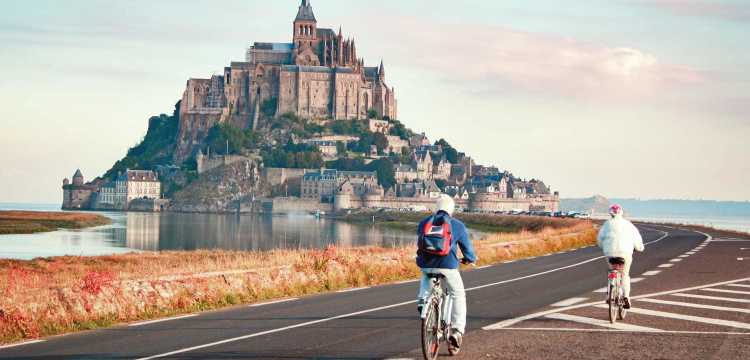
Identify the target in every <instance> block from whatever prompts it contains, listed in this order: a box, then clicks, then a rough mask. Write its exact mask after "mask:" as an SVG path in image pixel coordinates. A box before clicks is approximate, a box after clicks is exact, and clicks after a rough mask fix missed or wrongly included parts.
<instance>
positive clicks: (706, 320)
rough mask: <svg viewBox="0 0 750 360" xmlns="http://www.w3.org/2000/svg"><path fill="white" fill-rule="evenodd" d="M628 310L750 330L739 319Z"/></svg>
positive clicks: (642, 309)
mask: <svg viewBox="0 0 750 360" xmlns="http://www.w3.org/2000/svg"><path fill="white" fill-rule="evenodd" d="M596 307H599V308H605V309H606V308H608V307H607V305H596ZM628 311H630V312H632V313H636V314H642V315H650V316H658V317H664V318H669V319H678V320H685V321H692V322H699V323H704V324H711V325H720V326H729V327H733V328H737V329H747V330H750V324H747V323H743V322H739V321H731V320H722V319H714V318H707V317H702V316H693V315H683V314H675V313H670V312H664V311H656V310H649V309H644V308H639V307H633V308H630V310H628Z"/></svg>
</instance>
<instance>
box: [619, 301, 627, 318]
mask: <svg viewBox="0 0 750 360" xmlns="http://www.w3.org/2000/svg"><path fill="white" fill-rule="evenodd" d="M627 315H628V310H627V309H625V305H623V304H621V305H620V306H619V307H618V308H617V320H625V316H627Z"/></svg>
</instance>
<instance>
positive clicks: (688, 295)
mask: <svg viewBox="0 0 750 360" xmlns="http://www.w3.org/2000/svg"><path fill="white" fill-rule="evenodd" d="M671 295H672V296H681V297H686V298H693V299H704V300H717V301H729V302H738V303H748V304H750V300H745V299H737V298H728V297H720V296H708V295H695V294H682V293H677V294H671Z"/></svg>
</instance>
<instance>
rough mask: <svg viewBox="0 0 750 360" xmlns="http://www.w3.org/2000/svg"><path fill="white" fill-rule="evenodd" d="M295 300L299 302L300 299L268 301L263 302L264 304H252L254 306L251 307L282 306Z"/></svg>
mask: <svg viewBox="0 0 750 360" xmlns="http://www.w3.org/2000/svg"><path fill="white" fill-rule="evenodd" d="M294 300H298V298H289V299H281V300H276V301H267V302H262V303H258V304H252V305H250V307H258V306H264V305H271V304H281V303H285V302H290V301H294Z"/></svg>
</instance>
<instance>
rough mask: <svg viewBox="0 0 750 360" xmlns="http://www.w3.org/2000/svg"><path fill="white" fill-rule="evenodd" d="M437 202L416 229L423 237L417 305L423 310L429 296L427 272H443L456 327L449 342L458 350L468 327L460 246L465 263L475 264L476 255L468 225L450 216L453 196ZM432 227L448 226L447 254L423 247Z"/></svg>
mask: <svg viewBox="0 0 750 360" xmlns="http://www.w3.org/2000/svg"><path fill="white" fill-rule="evenodd" d="M436 205H437V206H436V209H437V210H436V213H435V214H434V215H431V216H429V217H427V218H425V219H423V220H422V221H421V222H420V223H419V227H418V228H417V234H418V235H419V238H420V241H419V246H418V250H417V265H418V266H419V267H420V269H421V270H422V281H421V282H420V285H419V293H418V294H417V307H418V310H419V312H420V313H421V312H422V306H423V305H424V303H425V301H426V299H427V297H428V296H429V295H430V278H429V277H427V274H442V275H444V276H445V285H446V288H447V289H448V291H449V292H450V294H451V297H452V298H453V311H452V312H451V324H452V326H453V329H452V331H451V336H450V338H449V339H448V341H450V343H451V346H453V347H454V348H456V349H458V348H460V347H461V342H462V336H463V333H464V331H465V330H466V293H465V291H464V283H463V280H461V274H460V273H459V272H458V267H459V258H458V250H457V249H458V248H461V253H462V254H463V256H464V258H463V259H461V262H462V263H464V264H468V263H475V262H476V261H477V257H476V255H475V254H474V248H473V246H472V244H471V240H469V233H468V232H467V231H466V225H464V223H462V222H461V221H459V220H458V219H454V218H453V217H451V216H452V215H453V212H454V211H455V208H456V205H455V203H454V202H453V199H452V198H451V197H450V196H448V195H445V194H442V195H440V198H438V200H437V203H436ZM445 223H447V224H448V226H447V227H445V226H444V225H443V224H445ZM430 228H432V229H438V230H437V231H440V229H449V234H448V236H447V238H449V240H450V245H449V246H450V251H449V252H448V249H447V248H446V249H444V252H447V253H446V254H444V255H441V254H435V252H434V251H430V249H425V248H424V245H423V242H424V241H423V238H424V236H425V231H429V229H430ZM446 244H447V241H446Z"/></svg>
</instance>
